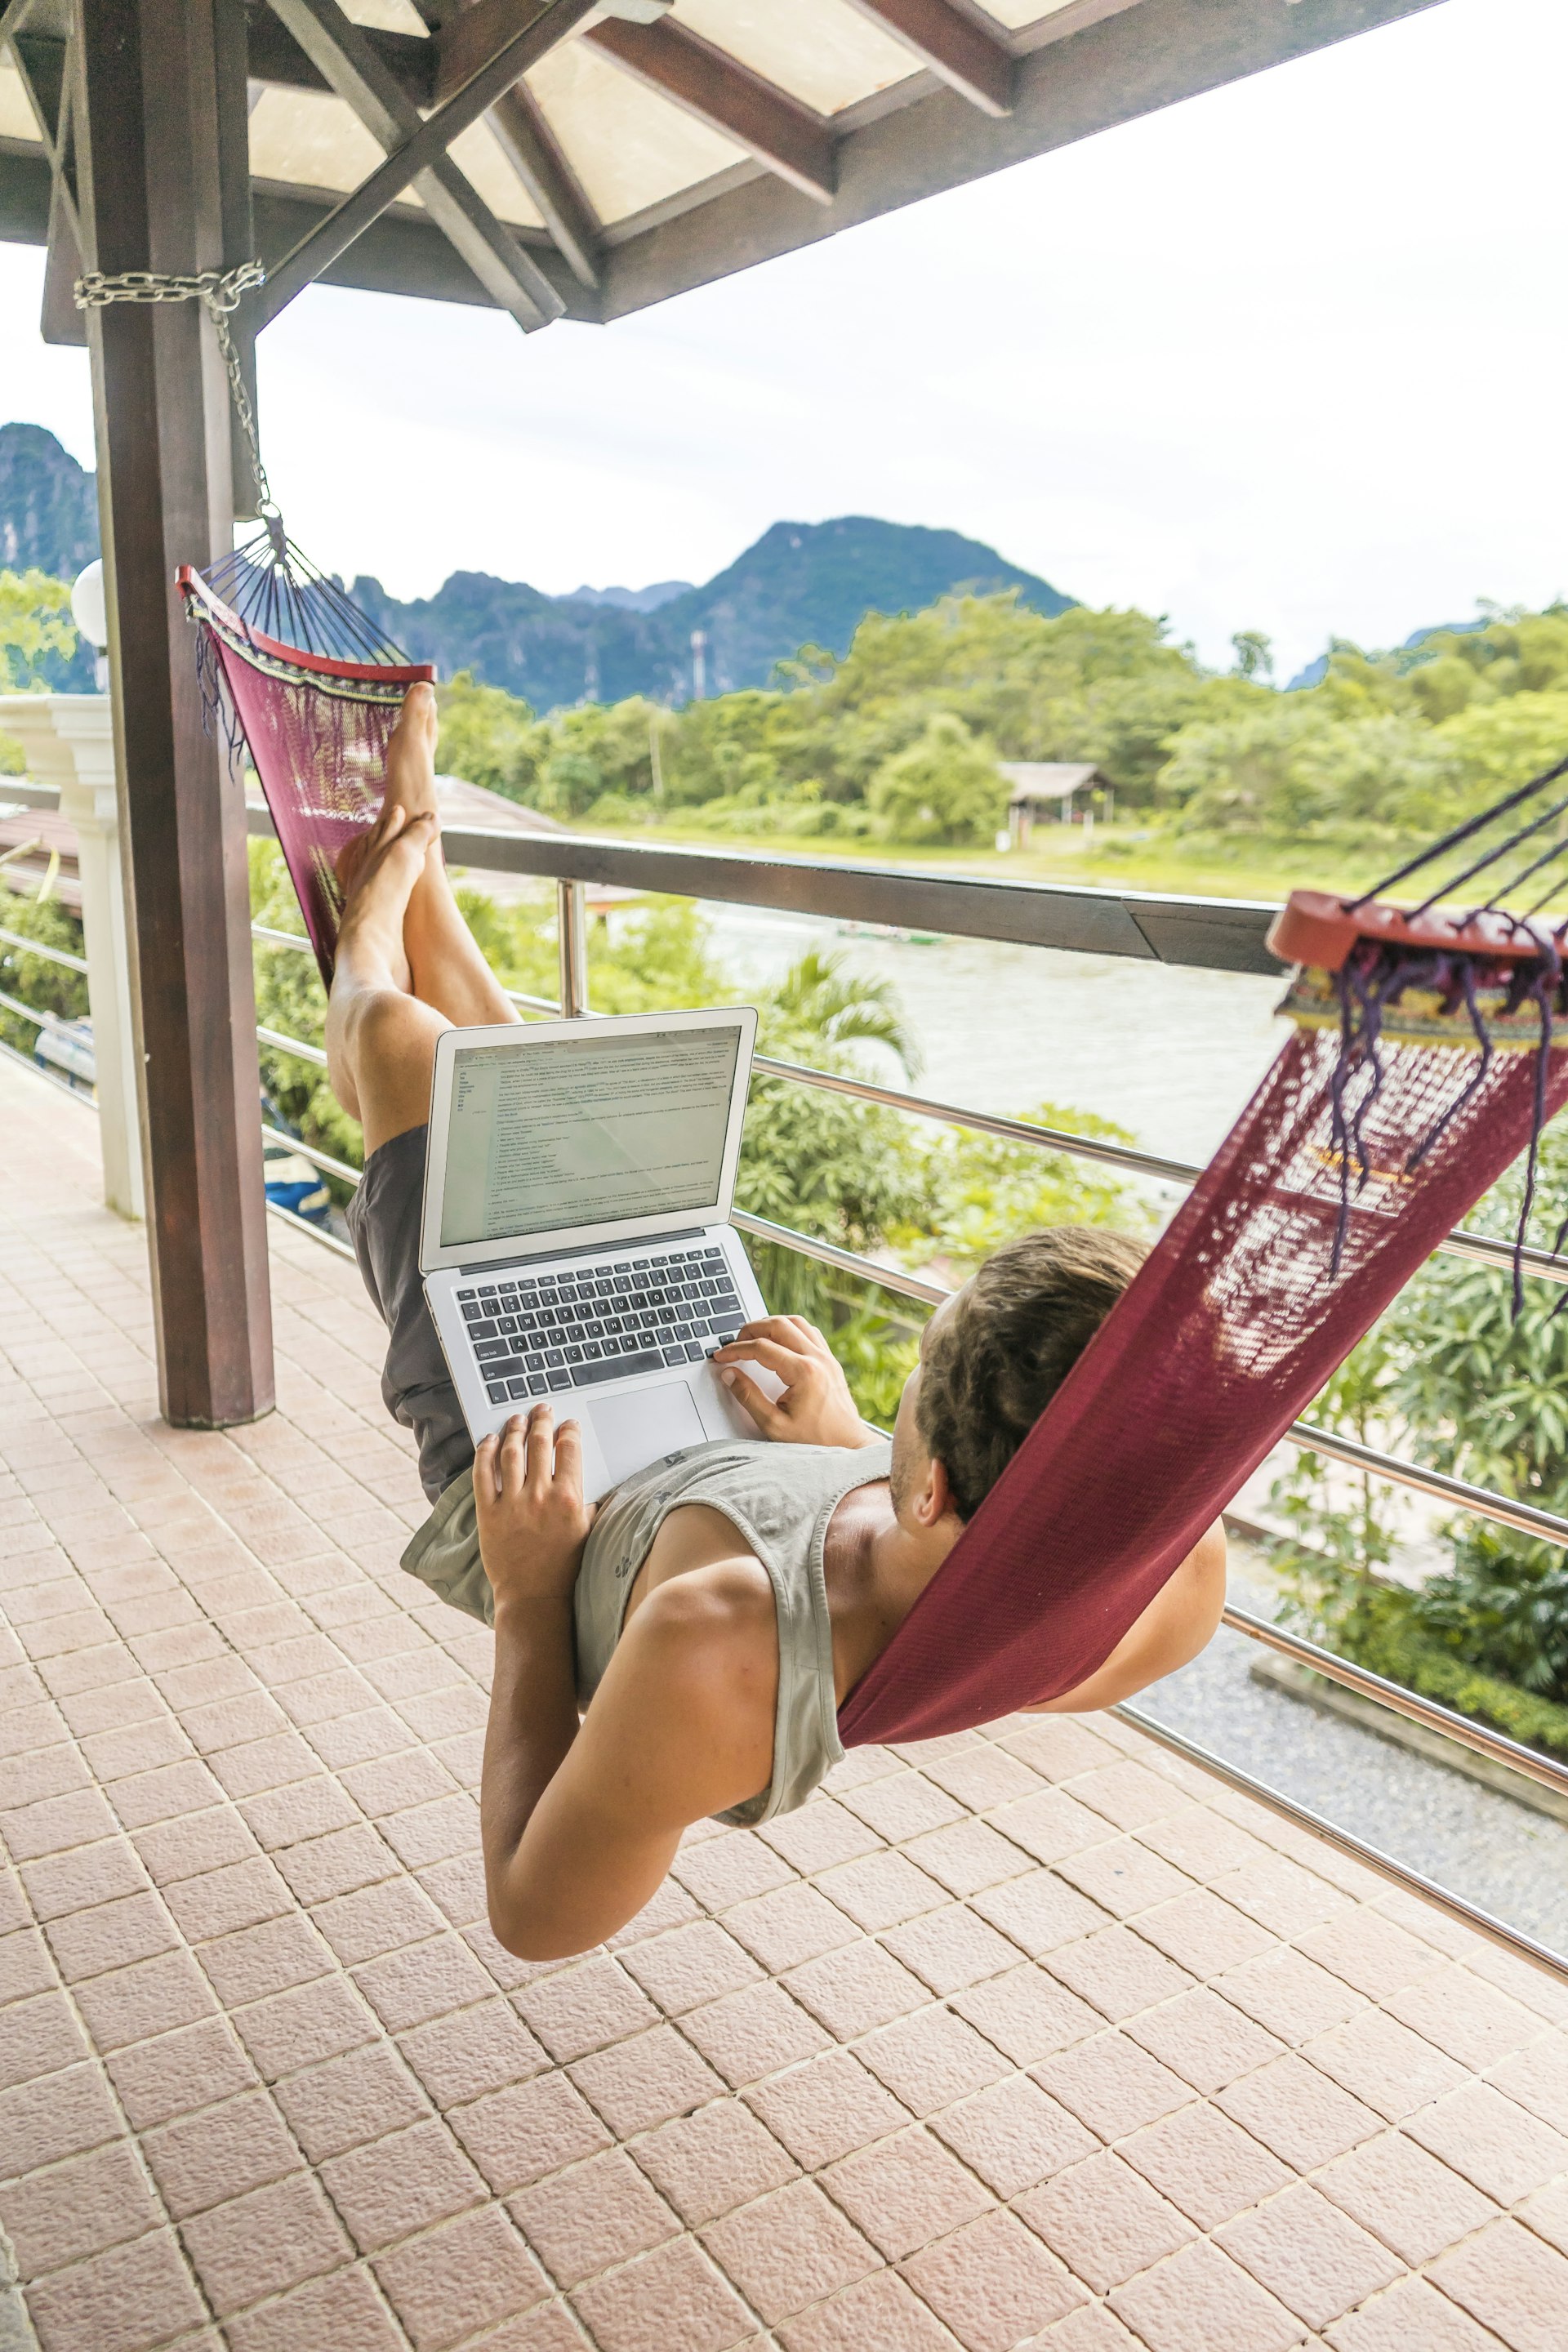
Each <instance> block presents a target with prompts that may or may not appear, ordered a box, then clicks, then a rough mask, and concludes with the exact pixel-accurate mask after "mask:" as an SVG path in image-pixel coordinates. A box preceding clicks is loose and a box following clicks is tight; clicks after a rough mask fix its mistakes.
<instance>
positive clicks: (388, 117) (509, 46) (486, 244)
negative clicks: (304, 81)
mask: <svg viewBox="0 0 1568 2352" xmlns="http://www.w3.org/2000/svg"><path fill="white" fill-rule="evenodd" d="M273 5H274V6H275V7H276V8H277V9H278V12H279V16H282V17H283V19H284V21H285V23H286V24H287V25H288V26H289V30H290V31H291V32H292V33H293V35H294V37H295V38H296V39H297V40H298V41H299V42H300V46H301V47H303V48H305V49H306V51H307V52H308V54H309V55H310V58H311V61H312V63H313V64H315V65H316V66H317V67H318V68H320V70H321V71H322V72H323V73H325V74H326V75H327V76H328V77H329V79H331V83H332V87H333V88H334V89H338V90H339V94H340V95H341V96H342V97H344V98H345V99H347V100H348V101H349V103H350V104H351V105H353V108H354V110H355V112H356V113H358V114H359V115H360V119H361V120H362V121H364V122H365V123H366V126H367V128H369V129H370V130H371V131H372V134H373V136H374V137H375V138H376V139H377V140H378V141H379V142H380V143H381V144H382V145H383V146H384V148H385V149H386V151H387V152H386V160H385V162H384V163H381V164H379V165H378V166H377V167H376V169H375V170H374V172H373V173H371V175H370V177H369V179H368V180H366V181H364V182H363V184H361V186H359V187H358V188H356V189H355V190H354V192H353V195H351V196H345V197H344V199H343V201H342V204H341V205H337V206H336V207H335V209H334V210H333V211H332V212H331V213H330V214H329V215H328V216H327V218H326V219H325V220H323V221H322V222H321V223H320V225H319V226H317V227H315V228H313V229H312V230H311V231H310V234H309V235H308V236H305V237H304V238H302V239H301V240H300V244H299V245H297V246H296V247H294V249H293V251H292V252H290V253H289V254H288V255H286V256H285V257H284V259H283V260H282V262H281V263H280V264H279V265H278V266H277V267H276V268H274V269H272V270H271V271H270V272H269V273H268V285H267V289H266V294H265V297H264V307H265V311H266V315H267V317H268V319H272V318H275V317H276V316H277V314H278V312H279V310H282V308H283V307H284V305H285V304H286V303H288V302H291V301H292V300H293V299H294V297H295V295H296V294H299V293H301V292H302V291H303V290H304V289H305V288H306V287H307V286H308V285H310V283H311V282H312V280H314V279H315V278H318V277H320V276H321V272H322V271H323V270H324V269H325V268H328V267H329V266H330V265H331V263H332V262H334V261H336V260H337V259H338V257H340V256H341V255H342V254H343V253H344V252H346V251H347V249H348V247H350V246H351V245H352V244H353V241H354V239H355V238H356V237H357V236H360V235H361V234H362V233H363V231H364V230H365V229H366V228H368V227H369V226H371V224H372V222H374V221H376V220H379V218H380V217H381V215H382V214H383V213H384V211H385V210H386V208H387V206H388V205H391V204H393V203H395V200H396V199H397V197H398V196H400V195H401V194H402V193H403V191H404V189H405V188H406V187H408V186H410V185H413V186H415V187H416V188H417V190H418V192H419V194H420V195H421V196H422V197H423V198H424V201H425V205H426V211H428V212H429V213H430V214H431V216H432V218H433V219H435V220H436V221H437V226H439V227H440V228H441V229H442V231H443V233H444V234H446V235H447V236H449V237H452V241H453V242H454V244H458V237H457V236H454V235H453V229H452V227H451V226H448V218H450V217H451V215H454V214H456V215H460V216H461V218H462V219H466V220H467V221H468V223H470V224H480V225H488V228H487V234H486V236H484V237H483V238H481V239H479V241H478V247H479V249H478V257H477V259H475V258H471V257H470V255H469V254H468V252H467V251H464V259H465V260H467V261H468V263H469V267H470V268H473V269H474V272H475V275H476V276H477V277H478V278H479V281H480V283H481V284H483V285H487V286H488V278H487V271H488V270H489V269H490V268H491V266H492V258H493V259H500V260H504V262H505V264H506V267H507V270H508V273H509V275H510V279H511V286H512V289H513V292H512V297H511V299H503V300H502V305H501V307H502V308H504V309H506V310H510V311H511V313H512V315H513V317H514V318H517V319H518V320H519V323H520V325H524V326H526V325H528V324H530V323H531V324H533V325H542V324H543V323H544V322H545V320H547V319H551V318H558V317H559V316H560V314H561V312H562V310H563V309H564V307H565V305H564V303H563V299H562V297H561V296H560V295H559V294H558V293H557V292H556V290H555V289H554V288H553V287H552V285H551V283H550V280H549V279H548V278H546V277H545V276H544V273H543V272H542V270H541V269H540V268H538V265H537V264H536V263H534V262H533V261H531V260H530V259H529V257H528V256H527V255H526V254H525V253H524V252H523V250H522V247H521V246H520V245H519V243H518V241H517V239H516V238H515V237H514V236H512V235H511V233H510V230H507V229H503V228H502V227H501V225H500V222H499V221H496V220H495V219H494V216H493V215H491V214H490V213H489V211H488V209H487V208H486V207H485V206H484V205H482V204H480V202H479V198H478V196H477V195H475V194H474V192H473V190H472V188H471V187H470V186H469V184H468V181H467V180H466V179H465V178H464V176H463V174H462V173H460V172H459V171H458V168H457V166H456V165H455V164H454V163H452V162H451V160H450V158H449V156H448V154H447V149H448V148H449V147H450V146H451V143H452V142H453V140H454V139H456V138H458V136H459V135H460V134H461V132H463V131H467V130H468V127H469V125H470V124H471V123H474V122H477V121H479V117H480V116H481V115H482V114H484V113H486V112H487V111H488V110H489V108H490V107H491V106H493V105H494V103H495V101H496V100H497V99H498V98H500V97H501V96H502V95H503V93H504V92H505V91H506V90H508V89H510V88H511V86H512V84H513V83H514V82H515V81H517V80H518V79H520V78H521V76H522V75H523V74H524V73H526V71H527V70H528V68H529V67H530V66H531V65H533V64H535V63H536V62H537V60H538V59H539V58H541V57H542V56H544V55H545V54H546V53H547V51H549V50H550V49H551V48H552V47H554V45H555V43H556V42H557V41H558V40H560V39H562V38H563V37H564V35H565V34H567V33H568V32H570V31H571V29H572V27H573V26H574V25H576V24H577V23H579V22H580V21H581V19H582V18H583V17H584V16H586V15H587V14H588V13H589V10H590V8H591V7H592V6H593V5H594V0H547V5H545V6H543V7H542V8H541V9H538V10H536V11H535V12H534V14H533V15H532V16H531V18H530V19H529V20H528V21H527V22H526V23H524V24H523V25H521V26H518V27H517V28H515V29H514V30H512V31H511V32H510V34H509V35H507V37H505V38H504V39H503V40H502V41H501V44H500V47H499V48H498V49H497V50H496V51H495V52H494V53H493V54H492V55H491V57H490V58H489V59H488V60H487V61H486V62H485V63H484V64H482V65H480V66H479V67H478V68H476V69H475V70H474V72H473V73H472V74H470V76H469V77H468V80H467V81H466V82H465V83H464V84H463V86H462V88H461V89H459V90H458V91H456V92H455V93H454V95H453V96H452V97H451V98H449V99H448V100H447V101H446V103H445V105H443V106H438V107H437V109H436V110H435V112H434V113H433V114H430V115H427V116H426V118H425V120H424V121H420V119H419V116H418V114H417V112H416V110H414V109H412V108H410V107H408V105H407V104H406V101H405V100H403V99H402V97H401V95H400V94H399V93H397V92H396V91H395V89H393V87H392V85H391V82H390V78H389V77H387V76H386V75H384V72H382V70H381V69H380V68H379V67H378V65H377V61H376V57H375V52H374V49H372V48H371V47H370V46H369V45H368V44H367V43H363V42H359V41H358V40H357V39H356V36H357V34H358V32H359V29H360V28H359V27H358V26H354V25H352V24H350V22H349V20H348V18H347V17H346V16H343V14H342V10H341V9H340V8H339V7H338V6H337V5H336V0H273ZM329 27H330V30H329V29H328V28H329ZM351 58H352V59H353V63H352V65H351V63H350V59H351ZM373 114H374V116H375V117H376V121H374V122H373V121H370V117H371V115H373ZM378 124H379V125H380V127H379V128H378V127H377V125H378ZM432 188H434V189H435V190H436V191H437V201H436V203H435V204H432V201H431V196H430V190H431V189H432ZM443 199H449V202H447V215H448V218H443V217H442V216H441V211H440V209H439V207H440V206H441V205H442V203H443ZM496 238H499V239H500V240H501V242H500V245H499V246H498V245H497V244H496V243H495V242H494V240H495V239H496ZM458 249H459V250H463V248H462V247H461V246H460V245H459V246H458ZM519 265H521V267H519ZM529 285H531V286H532V287H536V288H537V289H538V303H537V308H538V310H539V315H538V316H536V317H535V318H534V319H533V320H531V321H530V320H527V319H526V318H525V317H524V316H523V315H522V311H521V307H520V306H521V297H522V293H523V289H524V287H525V286H529Z"/></svg>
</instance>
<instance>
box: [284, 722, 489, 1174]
mask: <svg viewBox="0 0 1568 2352" xmlns="http://www.w3.org/2000/svg"><path fill="white" fill-rule="evenodd" d="M435 751H436V698H435V696H434V695H433V694H432V692H431V690H430V688H428V687H426V686H416V687H414V688H410V690H409V693H408V695H407V696H406V698H405V702H404V707H403V711H402V714H401V716H400V718H399V719H398V722H397V725H396V727H395V729H394V730H393V735H392V740H391V741H390V743H389V744H388V747H387V781H386V793H385V798H384V803H383V807H382V813H381V815H380V817H379V818H378V819H377V821H376V824H374V826H373V827H372V828H371V831H370V832H369V834H368V835H366V836H365V838H364V840H363V843H355V844H354V845H353V850H352V852H351V853H350V854H348V855H347V856H345V858H344V861H343V865H342V868H341V869H340V870H341V872H342V879H343V882H344V886H345V893H346V896H345V903H344V908H343V919H342V926H341V928H340V930H339V933H338V950H337V961H336V969H335V971H334V974H333V979H332V991H331V998H330V999H329V1002H328V1005H327V1039H326V1043H327V1067H328V1075H329V1076H330V1078H331V1085H332V1090H333V1092H334V1093H335V1094H336V1096H337V1097H338V1100H339V1101H340V1102H341V1103H342V1106H343V1108H344V1109H345V1110H346V1111H348V1112H349V1113H350V1114H351V1116H352V1117H353V1118H358V1119H359V1121H360V1123H361V1126H362V1127H363V1130H364V1149H365V1156H366V1158H367V1159H368V1158H369V1156H370V1154H371V1153H372V1152H373V1151H374V1150H376V1149H377V1148H378V1147H379V1146H380V1145H381V1144H383V1143H385V1142H387V1141H389V1140H390V1139H392V1137H394V1136H395V1135H401V1134H403V1133H405V1131H406V1130H407V1129H410V1128H414V1127H420V1126H423V1124H424V1122H425V1120H426V1118H427V1117H428V1115H429V1106H430V1076H431V1069H432V1066H433V1064H434V1060H435V1054H436V1040H437V1037H438V1036H439V1035H440V1034H441V1032H442V1030H443V1029H446V1028H447V1027H450V1026H453V1025H458V1026H468V1025H469V1024H474V1023H477V1022H502V1021H515V1020H516V1019H517V1018H518V1014H517V1010H516V1008H515V1006H514V1005H513V1004H512V1003H511V1001H510V998H509V997H508V996H506V995H505V994H504V993H503V992H502V990H501V988H500V983H499V982H498V981H497V980H496V977H495V975H494V973H493V972H492V971H490V969H489V965H488V964H487V963H486V961H485V960H484V957H483V956H482V955H481V954H480V952H479V946H478V944H477V942H476V940H475V939H474V936H473V934H472V932H471V931H470V930H469V929H468V925H467V923H466V922H465V921H464V920H463V917H462V914H461V912H460V911H459V909H458V904H457V901H456V899H455V898H453V896H452V889H451V885H450V883H449V882H448V880H447V868H446V863H445V860H444V859H443V857H442V855H441V841H440V822H439V818H438V816H437V810H436V790H435Z"/></svg>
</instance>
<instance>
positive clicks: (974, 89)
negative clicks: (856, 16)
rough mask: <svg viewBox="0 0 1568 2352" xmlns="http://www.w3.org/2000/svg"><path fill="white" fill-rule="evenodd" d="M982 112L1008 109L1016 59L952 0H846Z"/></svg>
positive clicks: (1014, 77) (1015, 72)
mask: <svg viewBox="0 0 1568 2352" xmlns="http://www.w3.org/2000/svg"><path fill="white" fill-rule="evenodd" d="M849 5H850V6H851V7H852V8H858V10H859V12H860V14H861V16H868V17H870V19H871V21H872V23H873V24H876V25H879V26H880V27H881V29H882V30H883V32H885V33H891V34H892V35H893V37H894V38H895V39H896V40H899V41H901V42H902V43H903V45H904V47H905V48H907V49H910V50H911V51H912V52H913V54H914V55H915V56H916V57H917V58H919V59H920V61H921V64H922V65H924V66H929V67H930V68H931V72H932V73H933V74H935V75H937V77H938V78H939V79H941V80H942V81H944V82H946V84H947V86H948V88H949V89H955V90H957V92H958V94H959V96H960V97H961V98H966V99H967V100H969V103H970V104H971V106H977V107H979V109H980V110H981V112H982V113H983V114H994V115H1002V114H1011V113H1012V111H1013V97H1014V88H1015V84H1016V79H1017V60H1016V58H1015V57H1014V55H1013V53H1012V51H1011V50H1010V49H1009V48H1008V47H1006V46H1005V43H1004V42H1002V41H1001V40H999V39H998V38H997V37H996V35H995V34H994V33H989V32H987V31H986V29H985V27H984V25H979V24H977V23H976V22H975V20H974V18H973V16H967V15H966V14H965V13H964V11H963V9H962V8H959V7H956V6H955V5H953V0H849Z"/></svg>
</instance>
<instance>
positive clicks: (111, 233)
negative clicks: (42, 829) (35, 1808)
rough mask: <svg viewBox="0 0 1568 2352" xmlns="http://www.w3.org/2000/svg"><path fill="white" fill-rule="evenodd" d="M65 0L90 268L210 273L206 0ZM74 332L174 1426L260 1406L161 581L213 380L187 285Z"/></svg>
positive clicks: (216, 763)
mask: <svg viewBox="0 0 1568 2352" xmlns="http://www.w3.org/2000/svg"><path fill="white" fill-rule="evenodd" d="M73 7H74V17H75V32H76V39H75V44H74V55H75V58H76V61H77V73H78V82H77V100H76V130H77V154H78V163H79V175H80V191H79V193H80V216H81V231H82V244H83V247H84V254H83V258H84V260H85V262H86V265H87V267H88V268H89V269H99V270H102V271H104V272H106V273H110V274H118V273H119V272H121V271H124V270H154V271H158V272H160V273H180V274H184V273H189V272H194V271H196V270H200V269H205V268H218V267H221V266H222V265H223V263H224V262H225V259H226V256H225V252H224V242H223V240H224V206H223V202H222V187H223V173H222V167H221V159H220V153H219V139H220V131H219V123H220V105H219V84H218V58H217V41H216V32H215V21H214V18H215V0H73ZM89 341H90V347H91V352H92V377H93V402H94V410H95V418H96V425H97V435H98V480H99V501H100V518H101V521H102V528H103V555H104V572H105V579H106V584H107V588H108V602H109V659H110V685H111V693H112V697H113V706H114V721H115V751H116V763H117V768H118V773H119V784H120V791H121V796H122V810H123V818H124V825H123V831H124V837H125V841H126V844H127V846H128V850H129V866H130V903H131V908H132V923H133V929H134V937H133V941H132V977H133V984H134V994H135V999H136V1021H137V1031H138V1042H139V1046H140V1051H141V1082H142V1113H143V1116H142V1136H143V1142H144V1149H145V1153H146V1172H147V1199H148V1207H149V1214H148V1239H149V1246H150V1249H151V1254H152V1262H153V1307H154V1312H155V1318H156V1326H157V1339H158V1366H159V1381H160V1391H161V1395H162V1399H163V1411H164V1413H165V1414H166V1416H167V1418H168V1419H169V1420H170V1421H171V1422H173V1423H176V1424H177V1425H179V1426H182V1427H185V1428H213V1427H223V1426H226V1425H227V1424H229V1423H236V1422H243V1421H250V1420H254V1419H255V1418H256V1417H257V1415H258V1414H259V1413H263V1412H268V1411H270V1409H271V1406H272V1402H273V1387H272V1324H271V1308H270V1303H269V1299H268V1279H267V1220H266V1201H265V1196H264V1193H263V1191H262V1177H261V1122H260V1105H259V1086H258V1075H257V1066H256V1007H255V994H254V989H253V986H252V980H251V965H250V910H249V898H248V889H247V866H246V837H245V808H244V803H243V797H242V793H241V790H240V787H239V785H238V783H237V782H235V781H233V780H232V779H230V778H229V777H228V775H227V773H226V769H225V766H224V763H223V761H221V759H220V756H219V751H218V745H217V742H216V740H215V738H214V737H212V736H211V735H209V734H208V733H206V732H205V730H204V728H203V725H202V709H201V697H200V694H199V692H198V688H197V683H196V675H195V654H194V648H193V646H192V642H191V635H190V631H189V629H188V627H187V625H186V623H185V621H184V617H183V614H182V613H181V609H180V604H179V600H178V598H177V596H176V595H175V593H174V570H175V567H176V565H178V564H180V563H195V564H199V565H205V564H206V563H208V562H211V561H212V560H213V558H214V557H215V556H216V555H217V554H219V553H220V552H223V553H226V551H227V550H228V548H229V546H230V545H231V543H232V534H233V514H234V504H233V491H232V486H231V479H230V470H229V450H230V439H229V421H228V393H227V386H226V379H225V375H224V370H223V365H222V362H221V360H220V358H219V354H218V351H217V346H216V341H215V339H214V336H213V331H212V325H211V322H210V320H208V318H207V316H206V314H205V310H203V309H202V307H201V305H200V304H199V303H197V302H178V303H159V304H156V305H140V304H131V303H116V304H113V305H111V306H110V307H107V308H105V309H101V310H93V311H91V312H90V313H89Z"/></svg>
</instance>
